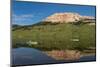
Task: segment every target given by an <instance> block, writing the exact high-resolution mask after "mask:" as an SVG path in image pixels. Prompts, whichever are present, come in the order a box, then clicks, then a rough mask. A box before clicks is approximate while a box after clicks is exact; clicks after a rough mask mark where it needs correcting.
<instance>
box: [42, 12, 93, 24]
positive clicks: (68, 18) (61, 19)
mask: <svg viewBox="0 0 100 67" xmlns="http://www.w3.org/2000/svg"><path fill="white" fill-rule="evenodd" d="M43 21H44V22H51V23H70V22H78V21H84V22H95V17H92V16H82V15H80V14H78V13H71V12H64V13H54V14H52V15H50V16H48V17H46V18H45V19H44V20H43Z"/></svg>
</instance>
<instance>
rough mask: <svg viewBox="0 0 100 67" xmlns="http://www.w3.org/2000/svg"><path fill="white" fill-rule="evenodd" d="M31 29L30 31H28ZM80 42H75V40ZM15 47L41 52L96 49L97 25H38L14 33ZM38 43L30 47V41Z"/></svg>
mask: <svg viewBox="0 0 100 67" xmlns="http://www.w3.org/2000/svg"><path fill="white" fill-rule="evenodd" d="M27 28H29V29H27ZM76 36H78V38H79V42H73V41H72V39H73V38H77V37H76ZM12 39H13V47H22V46H25V47H32V48H37V49H40V50H53V49H57V50H64V49H77V50H85V49H88V47H95V25H88V24H80V25H73V24H56V25H50V24H47V25H36V26H31V27H26V29H24V28H20V29H17V30H14V31H12ZM30 40H31V41H33V42H38V44H36V45H32V46H29V45H28V44H26V42H28V41H30Z"/></svg>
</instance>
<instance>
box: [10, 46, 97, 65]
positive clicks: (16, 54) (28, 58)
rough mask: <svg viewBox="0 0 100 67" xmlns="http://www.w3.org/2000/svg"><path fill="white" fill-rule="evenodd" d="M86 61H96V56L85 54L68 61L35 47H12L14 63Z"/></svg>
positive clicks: (34, 63) (36, 63)
mask: <svg viewBox="0 0 100 67" xmlns="http://www.w3.org/2000/svg"><path fill="white" fill-rule="evenodd" d="M85 61H96V56H94V55H92V56H84V57H81V58H80V60H75V61H66V60H55V59H53V58H52V57H50V56H47V55H46V54H45V53H43V52H41V51H39V50H37V49H34V48H26V47H20V48H14V49H12V65H15V66H17V65H19V66H21V65H38V64H51V63H70V62H85Z"/></svg>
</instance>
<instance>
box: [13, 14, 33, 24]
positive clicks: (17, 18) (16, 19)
mask: <svg viewBox="0 0 100 67" xmlns="http://www.w3.org/2000/svg"><path fill="white" fill-rule="evenodd" d="M32 18H34V15H33V14H21V15H16V14H12V23H23V22H24V23H25V22H28V21H32Z"/></svg>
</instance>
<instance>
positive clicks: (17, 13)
mask: <svg viewBox="0 0 100 67" xmlns="http://www.w3.org/2000/svg"><path fill="white" fill-rule="evenodd" d="M59 12H76V13H79V14H81V15H86V16H94V17H95V7H94V6H81V5H68V4H66V5H64V4H54V3H37V2H20V1H13V4H12V23H13V24H19V25H30V24H35V23H37V22H39V21H41V20H43V19H44V18H46V17H48V16H49V15H51V14H53V13H59Z"/></svg>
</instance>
